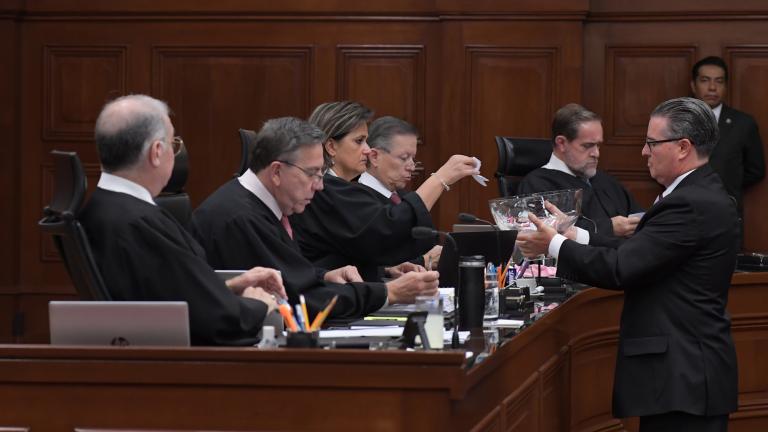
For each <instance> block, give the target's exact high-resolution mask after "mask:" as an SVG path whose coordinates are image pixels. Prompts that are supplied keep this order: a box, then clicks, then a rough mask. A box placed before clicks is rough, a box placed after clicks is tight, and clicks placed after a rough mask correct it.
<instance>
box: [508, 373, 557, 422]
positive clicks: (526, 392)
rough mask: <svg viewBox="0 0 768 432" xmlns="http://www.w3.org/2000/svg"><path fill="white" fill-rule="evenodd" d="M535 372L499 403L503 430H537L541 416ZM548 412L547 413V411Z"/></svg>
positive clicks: (537, 380)
mask: <svg viewBox="0 0 768 432" xmlns="http://www.w3.org/2000/svg"><path fill="white" fill-rule="evenodd" d="M540 379H541V375H540V374H539V373H538V372H537V373H535V374H533V375H531V377H530V378H529V379H528V380H526V381H525V382H524V383H523V384H522V385H520V386H519V387H518V388H517V389H516V390H515V391H514V392H513V393H512V394H510V395H509V397H508V398H507V399H505V400H504V402H502V404H501V418H502V421H503V425H504V426H503V430H504V431H505V432H525V431H538V430H539V427H540V420H541V416H542V408H543V407H542V406H541V401H540V400H539V398H540V397H541V389H540V386H539V380H540ZM548 414H549V413H548Z"/></svg>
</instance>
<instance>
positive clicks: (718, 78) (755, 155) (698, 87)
mask: <svg viewBox="0 0 768 432" xmlns="http://www.w3.org/2000/svg"><path fill="white" fill-rule="evenodd" d="M727 84H728V67H727V66H726V65H725V61H723V59H721V58H720V57H706V58H704V59H701V60H699V61H698V62H697V63H696V64H695V65H694V66H693V70H692V73H691V91H692V92H693V95H694V96H695V97H696V98H697V99H700V100H702V101H704V102H706V103H707V105H709V107H710V108H712V111H713V112H714V113H715V118H716V119H717V126H718V128H719V129H720V141H719V142H718V143H717V145H716V146H715V149H714V150H712V154H711V155H710V158H709V164H710V165H712V168H713V169H714V170H715V172H716V173H718V174H720V178H721V179H722V180H723V184H724V185H725V189H726V190H727V191H728V193H729V194H730V195H731V196H733V197H734V198H735V199H736V202H737V204H738V210H739V215H741V214H742V210H743V207H744V206H743V202H742V195H743V191H744V189H746V188H748V187H750V186H752V185H754V184H755V183H757V182H759V181H760V180H762V179H763V177H765V160H764V158H763V142H762V141H761V140H760V132H759V131H758V128H757V123H755V120H754V119H753V118H752V116H750V115H749V114H747V113H743V112H741V111H739V110H736V109H734V108H731V107H729V106H728V105H726V104H725V103H723V100H724V98H725V94H726V85H727Z"/></svg>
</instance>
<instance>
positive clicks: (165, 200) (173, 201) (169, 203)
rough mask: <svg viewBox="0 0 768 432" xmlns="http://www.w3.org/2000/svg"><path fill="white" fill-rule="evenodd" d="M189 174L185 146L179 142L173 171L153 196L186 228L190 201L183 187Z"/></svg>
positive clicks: (190, 206) (190, 215)
mask: <svg viewBox="0 0 768 432" xmlns="http://www.w3.org/2000/svg"><path fill="white" fill-rule="evenodd" d="M188 176H189V155H188V154H187V147H186V146H185V145H184V143H182V144H181V149H180V150H179V153H178V154H177V155H176V157H175V158H174V165H173V172H172V173H171V178H170V179H169V180H168V184H167V185H165V187H164V188H163V190H162V191H161V192H160V195H158V196H156V197H155V203H157V205H159V206H160V207H162V208H164V209H165V210H167V211H168V212H169V213H170V214H171V215H172V216H173V217H174V218H175V219H176V220H177V221H179V223H180V224H181V225H182V226H183V227H185V228H187V227H188V225H189V220H190V219H191V217H192V203H191V202H190V201H189V194H187V192H186V190H185V189H184V188H185V186H186V184H187V177H188Z"/></svg>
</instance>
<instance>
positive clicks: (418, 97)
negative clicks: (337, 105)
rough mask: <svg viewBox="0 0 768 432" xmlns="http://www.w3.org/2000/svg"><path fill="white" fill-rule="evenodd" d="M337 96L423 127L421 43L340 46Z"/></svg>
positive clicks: (424, 90)
mask: <svg viewBox="0 0 768 432" xmlns="http://www.w3.org/2000/svg"><path fill="white" fill-rule="evenodd" d="M337 50H338V54H337V59H338V63H339V64H338V67H337V71H338V79H337V84H336V88H337V91H338V96H337V99H338V100H356V101H360V102H362V103H363V104H365V105H366V106H369V107H373V108H374V109H375V111H376V116H377V117H379V116H384V115H391V116H395V117H399V118H402V119H404V120H406V121H408V122H411V123H413V124H414V125H415V126H416V127H418V128H423V127H424V118H425V109H426V106H425V103H424V102H425V98H426V87H425V76H426V61H425V56H424V46H423V45H415V46H408V45H406V46H340V47H338V48H337Z"/></svg>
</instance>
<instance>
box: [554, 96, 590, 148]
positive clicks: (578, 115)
mask: <svg viewBox="0 0 768 432" xmlns="http://www.w3.org/2000/svg"><path fill="white" fill-rule="evenodd" d="M600 120H601V119H600V116H599V115H597V114H595V113H593V112H592V111H590V110H588V109H586V108H584V107H583V106H581V105H579V104H576V103H569V104H568V105H566V106H564V107H562V108H560V109H559V110H557V112H556V113H555V117H554V118H553V119H552V143H553V145H554V141H555V138H557V136H558V135H562V136H564V137H565V138H566V139H567V140H568V141H572V140H574V139H576V137H577V136H579V126H581V125H582V123H587V122H591V121H600Z"/></svg>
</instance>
